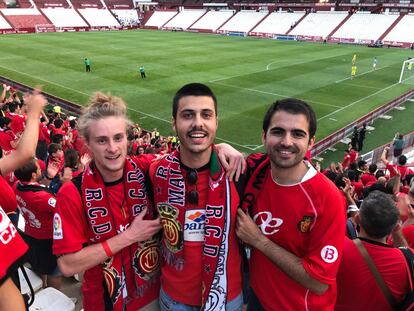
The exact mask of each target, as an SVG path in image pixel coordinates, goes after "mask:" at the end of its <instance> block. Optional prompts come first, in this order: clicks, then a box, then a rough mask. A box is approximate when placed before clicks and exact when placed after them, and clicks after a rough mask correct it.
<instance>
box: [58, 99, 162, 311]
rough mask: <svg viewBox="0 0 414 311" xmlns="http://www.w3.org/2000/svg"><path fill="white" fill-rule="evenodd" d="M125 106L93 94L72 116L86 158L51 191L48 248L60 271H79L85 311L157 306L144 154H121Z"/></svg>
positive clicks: (155, 225) (153, 225)
mask: <svg viewBox="0 0 414 311" xmlns="http://www.w3.org/2000/svg"><path fill="white" fill-rule="evenodd" d="M128 123H129V121H128V119H127V116H126V105H125V103H124V102H123V101H122V99H120V98H117V97H113V96H110V95H105V94H102V93H96V94H95V95H94V96H93V97H92V98H91V100H90V103H89V106H88V107H87V108H86V109H85V111H84V113H83V114H82V116H81V117H80V119H79V123H78V128H79V133H80V134H82V136H83V137H85V142H86V144H87V146H88V149H89V151H90V153H91V156H92V159H93V160H92V162H91V163H90V164H89V166H87V167H86V168H85V170H84V172H83V173H82V174H80V175H78V176H77V177H76V178H74V179H72V180H71V181H70V182H67V183H65V184H64V185H63V186H62V188H61V189H60V190H59V192H58V195H57V212H56V214H55V216H54V234H53V238H54V243H53V251H54V253H55V254H57V255H61V256H60V257H59V258H58V265H59V268H60V270H61V271H62V273H63V274H64V275H73V274H76V273H80V272H83V271H85V274H84V282H83V286H82V290H83V305H84V310H85V311H90V310H93V311H103V310H109V309H110V310H114V311H123V310H128V311H129V310H138V309H142V308H147V309H146V310H152V308H153V307H154V306H155V305H157V304H158V300H157V298H158V292H159V283H158V278H157V271H158V267H159V254H158V246H157V241H156V240H155V239H153V238H152V237H153V236H154V234H155V233H157V232H158V231H159V230H160V228H161V226H160V221H159V219H154V220H152V218H153V214H152V204H151V201H150V198H149V196H148V193H147V189H146V181H145V176H146V174H147V171H148V168H149V164H150V161H151V159H152V157H146V156H141V157H131V158H128V157H127V136H126V133H127V124H128Z"/></svg>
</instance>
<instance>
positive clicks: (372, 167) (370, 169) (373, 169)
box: [368, 163, 377, 174]
mask: <svg viewBox="0 0 414 311" xmlns="http://www.w3.org/2000/svg"><path fill="white" fill-rule="evenodd" d="M376 171H377V165H376V164H375V163H373V164H371V165H370V166H368V172H370V173H371V174H374V173H375V172H376Z"/></svg>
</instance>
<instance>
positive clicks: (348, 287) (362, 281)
mask: <svg viewBox="0 0 414 311" xmlns="http://www.w3.org/2000/svg"><path fill="white" fill-rule="evenodd" d="M361 241H362V244H364V246H365V248H366V250H367V252H368V254H369V255H370V257H371V258H372V260H373V261H374V264H375V266H376V267H377V269H378V271H379V273H380V274H381V276H382V278H383V279H384V282H385V283H386V285H387V287H388V288H389V290H390V292H391V294H392V295H393V296H394V298H395V299H396V300H397V301H402V299H403V298H404V297H405V295H406V294H407V293H408V291H409V288H410V281H409V277H408V275H409V269H408V266H407V262H406V260H405V257H404V255H403V253H402V252H401V251H400V250H399V249H398V248H394V247H392V246H389V245H386V244H381V243H378V242H374V241H369V240H365V239H361ZM336 279H337V285H338V296H337V302H336V306H335V310H337V311H340V310H344V311H349V310H352V311H367V310H380V311H388V310H389V311H391V310H393V309H392V308H391V306H390V305H389V304H388V302H387V299H386V298H385V296H384V294H383V293H382V291H381V289H380V288H379V286H378V284H377V282H376V281H375V278H374V276H373V275H372V273H371V271H370V270H369V268H368V266H367V263H366V262H365V260H364V258H363V257H362V255H361V253H360V252H359V250H358V249H357V247H356V245H355V244H354V242H352V240H350V239H348V238H345V241H344V251H343V257H342V261H341V264H340V266H339V271H338V275H337V277H336Z"/></svg>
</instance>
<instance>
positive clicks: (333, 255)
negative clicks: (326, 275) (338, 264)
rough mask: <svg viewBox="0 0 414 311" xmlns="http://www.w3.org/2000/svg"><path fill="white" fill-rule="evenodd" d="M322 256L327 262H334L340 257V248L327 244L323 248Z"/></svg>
mask: <svg viewBox="0 0 414 311" xmlns="http://www.w3.org/2000/svg"><path fill="white" fill-rule="evenodd" d="M321 258H322V260H323V261H325V262H327V263H334V262H335V261H336V260H337V259H338V250H337V249H336V247H335V246H332V245H326V246H324V247H323V248H322V250H321Z"/></svg>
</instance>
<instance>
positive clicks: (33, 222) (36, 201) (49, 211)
mask: <svg viewBox="0 0 414 311" xmlns="http://www.w3.org/2000/svg"><path fill="white" fill-rule="evenodd" d="M14 191H15V193H16V199H17V204H18V206H19V209H20V211H21V213H22V215H23V217H24V221H25V223H26V225H25V228H24V233H25V234H27V235H28V236H31V237H32V238H35V239H52V238H53V215H54V213H55V206H56V199H55V196H54V195H53V194H52V193H51V192H49V191H48V190H47V188H46V187H44V186H43V185H40V184H38V183H22V182H18V183H16V185H15V187H14Z"/></svg>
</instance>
